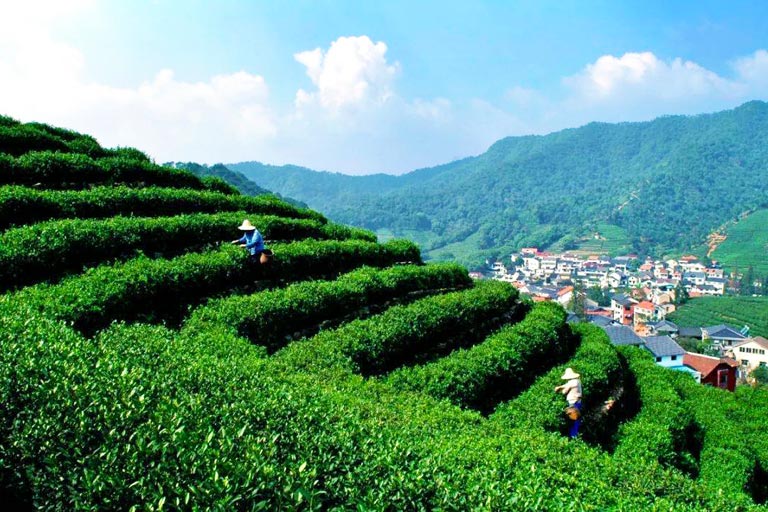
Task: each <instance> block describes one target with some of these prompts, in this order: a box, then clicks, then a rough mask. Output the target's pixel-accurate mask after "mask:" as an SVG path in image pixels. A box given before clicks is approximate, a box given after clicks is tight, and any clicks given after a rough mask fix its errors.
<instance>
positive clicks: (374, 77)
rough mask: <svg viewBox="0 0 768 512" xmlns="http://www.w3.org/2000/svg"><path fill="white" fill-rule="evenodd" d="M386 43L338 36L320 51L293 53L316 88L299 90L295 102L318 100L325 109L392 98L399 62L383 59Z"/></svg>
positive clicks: (301, 104)
mask: <svg viewBox="0 0 768 512" xmlns="http://www.w3.org/2000/svg"><path fill="white" fill-rule="evenodd" d="M386 53H387V45H386V44H385V43H383V42H382V41H379V42H377V43H374V42H373V41H371V39H370V38H369V37H368V36H359V37H340V38H338V39H337V40H336V41H334V42H333V43H331V46H330V47H329V48H328V50H327V51H325V52H324V51H323V50H321V49H320V48H315V49H314V50H309V51H304V52H300V53H297V54H295V55H294V58H295V59H296V61H298V62H299V63H301V64H303V65H304V66H305V67H306V68H307V76H308V77H309V79H310V80H311V81H312V83H313V84H314V85H315V87H316V90H315V91H313V92H307V91H305V90H303V89H299V91H298V92H297V94H296V105H297V106H299V107H301V106H304V105H306V104H309V103H311V102H313V101H319V103H320V105H321V106H323V107H324V108H326V109H328V110H331V111H337V110H339V109H341V108H344V107H351V106H355V105H361V104H367V103H376V104H381V103H383V102H385V101H387V100H388V99H389V98H391V97H392V95H393V91H392V83H393V81H394V78H395V76H396V74H397V72H398V69H399V64H398V63H397V62H395V63H394V64H390V63H388V62H387V58H386Z"/></svg>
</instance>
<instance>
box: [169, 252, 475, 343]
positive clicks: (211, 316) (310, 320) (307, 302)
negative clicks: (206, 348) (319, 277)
mask: <svg viewBox="0 0 768 512" xmlns="http://www.w3.org/2000/svg"><path fill="white" fill-rule="evenodd" d="M471 285H472V280H471V279H470V278H469V276H468V274H467V271H466V269H465V268H463V267H461V266H459V265H456V264H452V263H441V264H433V265H421V266H416V265H401V266H395V267H390V268H385V269H381V270H380V269H376V268H362V269H358V270H354V271H352V272H350V273H347V274H342V275H340V276H339V277H338V278H337V279H336V280H333V281H307V282H301V283H296V284H292V285H290V286H287V287H286V288H282V289H276V290H268V291H262V292H258V293H255V294H252V295H234V296H230V297H226V298H223V299H216V300H212V301H210V302H209V303H208V304H206V305H205V306H201V307H199V308H197V309H196V310H195V311H194V312H193V313H192V314H191V315H190V318H189V319H188V320H187V321H186V323H185V325H184V331H186V332H197V333H200V334H201V335H205V333H206V332H208V331H210V330H211V329H213V328H214V327H215V326H219V327H220V328H224V329H227V330H229V331H230V332H231V333H232V334H234V335H237V336H243V337H245V338H247V339H249V340H250V341H251V342H252V343H255V344H258V345H262V346H264V347H267V348H268V349H269V351H270V352H272V351H274V350H276V349H278V348H281V347H282V346H284V345H285V344H286V343H287V341H288V340H290V338H291V334H292V333H294V332H296V331H297V330H302V329H305V328H308V327H310V326H315V325H318V324H320V323H321V322H323V321H326V320H327V319H329V318H335V317H339V316H343V315H348V314H351V313H356V312H359V311H360V310H361V309H363V308H368V307H369V306H371V305H375V304H379V303H382V302H384V301H387V300H392V299H394V298H399V297H404V296H406V295H408V294H410V293H414V292H421V293H423V292H425V291H430V290H444V289H456V288H466V287H469V286H471Z"/></svg>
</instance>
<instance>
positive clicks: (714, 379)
mask: <svg viewBox="0 0 768 512" xmlns="http://www.w3.org/2000/svg"><path fill="white" fill-rule="evenodd" d="M721 375H725V376H726V378H727V382H726V385H725V386H721V385H720V382H719V379H720V376H721ZM701 383H702V384H705V385H708V386H714V387H716V388H722V389H727V390H728V391H733V390H734V389H736V368H734V367H732V366H728V365H727V364H720V365H717V367H716V368H715V369H714V370H712V371H711V372H710V374H709V375H707V376H706V377H702V378H701Z"/></svg>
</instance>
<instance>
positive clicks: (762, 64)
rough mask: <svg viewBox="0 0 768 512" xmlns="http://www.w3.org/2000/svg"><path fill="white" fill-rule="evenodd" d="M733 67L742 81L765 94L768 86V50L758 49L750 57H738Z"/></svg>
mask: <svg viewBox="0 0 768 512" xmlns="http://www.w3.org/2000/svg"><path fill="white" fill-rule="evenodd" d="M733 68H734V69H735V70H736V72H737V74H738V78H739V79H740V80H741V81H743V82H744V83H745V84H747V85H748V86H749V87H750V88H751V89H754V90H756V92H757V91H759V92H762V93H763V95H765V93H766V89H767V88H768V51H765V50H757V51H756V52H755V53H753V54H752V55H750V56H748V57H741V58H739V59H736V61H735V62H734V63H733Z"/></svg>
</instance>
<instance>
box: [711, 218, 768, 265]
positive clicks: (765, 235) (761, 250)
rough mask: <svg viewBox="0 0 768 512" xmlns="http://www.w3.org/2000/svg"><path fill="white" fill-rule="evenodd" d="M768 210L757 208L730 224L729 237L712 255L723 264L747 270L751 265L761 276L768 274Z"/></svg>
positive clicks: (727, 231) (727, 230)
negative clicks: (767, 251) (767, 253)
mask: <svg viewBox="0 0 768 512" xmlns="http://www.w3.org/2000/svg"><path fill="white" fill-rule="evenodd" d="M766 225H768V210H765V209H763V210H757V211H755V212H753V213H751V214H749V215H746V216H744V217H743V218H739V219H738V221H736V222H734V223H733V224H730V223H729V225H728V227H727V228H726V230H725V232H726V235H727V238H726V239H725V241H724V242H723V243H722V244H720V245H719V246H718V247H717V249H715V251H714V252H713V253H712V254H711V255H710V256H711V258H712V259H715V260H717V261H719V262H720V263H721V264H722V265H723V266H725V267H727V268H730V269H734V268H735V267H737V266H738V268H740V269H741V270H745V269H746V268H748V267H749V266H752V267H753V268H754V271H755V272H756V273H757V274H758V275H761V276H768V258H766V250H767V249H768V231H766V229H765V226H766Z"/></svg>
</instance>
